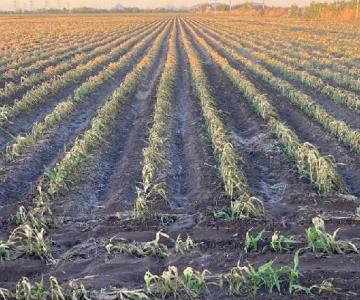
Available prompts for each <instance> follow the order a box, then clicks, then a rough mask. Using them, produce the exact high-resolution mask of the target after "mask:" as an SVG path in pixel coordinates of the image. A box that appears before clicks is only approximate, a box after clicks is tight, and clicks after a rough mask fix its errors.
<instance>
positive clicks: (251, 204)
mask: <svg viewBox="0 0 360 300" xmlns="http://www.w3.org/2000/svg"><path fill="white" fill-rule="evenodd" d="M180 34H181V40H182V43H183V45H184V48H185V51H186V54H187V57H188V60H189V65H190V72H191V78H192V84H193V87H194V90H195V93H196V95H197V97H198V99H199V100H200V104H201V110H202V114H203V117H204V120H205V124H206V129H207V132H208V135H209V137H210V140H211V145H212V148H213V152H214V156H215V157H216V159H217V167H218V170H219V173H220V177H221V180H222V182H223V184H224V188H225V192H226V194H227V196H228V197H229V198H230V199H231V205H230V211H231V215H232V216H233V217H255V218H256V217H260V218H261V217H263V216H264V208H263V204H262V201H261V200H259V199H258V198H256V197H253V196H251V195H250V191H249V186H248V183H247V180H246V177H245V175H244V173H243V170H242V168H241V164H242V161H243V159H242V158H240V157H239V156H238V154H237V153H236V151H235V149H234V146H233V144H232V142H231V139H230V137H229V134H228V132H227V130H226V128H225V125H224V123H223V122H222V120H221V118H220V116H219V112H218V111H217V109H216V106H215V100H214V97H213V96H212V95H211V93H210V89H209V84H208V82H207V78H206V75H205V72H204V70H203V67H202V64H201V61H200V59H199V57H198V55H197V54H196V52H195V50H194V48H193V45H192V44H191V42H190V41H189V40H188V38H187V37H186V35H185V32H184V30H183V27H182V24H181V26H180Z"/></svg>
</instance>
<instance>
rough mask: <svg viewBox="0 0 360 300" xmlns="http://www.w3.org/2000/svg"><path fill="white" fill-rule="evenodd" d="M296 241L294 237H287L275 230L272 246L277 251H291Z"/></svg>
mask: <svg viewBox="0 0 360 300" xmlns="http://www.w3.org/2000/svg"><path fill="white" fill-rule="evenodd" d="M296 243H297V241H296V240H295V239H294V238H293V237H286V236H284V235H282V234H280V233H279V232H278V231H275V232H274V234H273V235H272V237H271V242H270V248H271V250H272V251H275V252H289V251H290V250H291V249H293V247H294V245H295V244H296Z"/></svg>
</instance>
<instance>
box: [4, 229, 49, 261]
mask: <svg viewBox="0 0 360 300" xmlns="http://www.w3.org/2000/svg"><path fill="white" fill-rule="evenodd" d="M9 242H10V243H12V244H14V247H15V248H16V251H21V252H24V253H26V254H28V255H30V256H33V255H35V256H38V257H39V258H41V259H45V260H47V261H49V262H54V259H53V257H52V255H51V249H50V247H49V245H48V243H47V242H46V240H45V230H44V229H43V228H42V229H41V230H38V229H36V228H32V227H31V226H30V225H28V224H23V225H20V226H18V227H17V228H15V229H14V230H13V231H12V232H11V234H10V237H9Z"/></svg>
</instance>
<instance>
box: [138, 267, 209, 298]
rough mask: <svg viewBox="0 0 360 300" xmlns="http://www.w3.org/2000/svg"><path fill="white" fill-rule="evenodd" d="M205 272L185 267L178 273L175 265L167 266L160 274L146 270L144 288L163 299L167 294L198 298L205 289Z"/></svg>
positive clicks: (175, 296)
mask: <svg viewBox="0 0 360 300" xmlns="http://www.w3.org/2000/svg"><path fill="white" fill-rule="evenodd" d="M207 273H208V271H207V270H204V271H203V272H199V271H195V270H193V269H192V268H191V267H187V268H186V269H185V270H184V271H183V273H182V274H181V275H180V274H179V272H178V269H177V267H175V266H169V267H168V270H166V271H164V272H163V273H162V274H161V275H160V276H158V275H153V274H152V273H150V272H149V271H148V272H146V274H145V276H144V281H145V290H146V292H147V293H148V294H150V295H153V296H155V297H157V296H160V297H161V298H163V299H164V298H166V297H169V296H173V297H174V298H177V297H178V296H179V297H180V299H184V297H185V298H186V299H194V298H198V297H199V296H200V294H201V292H202V291H204V290H205V289H206V274H207Z"/></svg>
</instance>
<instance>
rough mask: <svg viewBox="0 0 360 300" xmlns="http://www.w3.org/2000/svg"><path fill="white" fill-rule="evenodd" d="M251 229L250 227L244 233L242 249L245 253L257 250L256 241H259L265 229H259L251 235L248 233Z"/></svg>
mask: <svg viewBox="0 0 360 300" xmlns="http://www.w3.org/2000/svg"><path fill="white" fill-rule="evenodd" d="M251 230H252V228H251V229H249V230H248V231H247V232H246V235H245V247H244V250H245V252H246V253H249V252H251V251H257V250H258V243H259V242H260V241H262V239H263V234H264V232H265V230H264V229H263V230H261V231H259V232H258V233H257V234H256V235H252V234H251V233H250V231H251Z"/></svg>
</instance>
